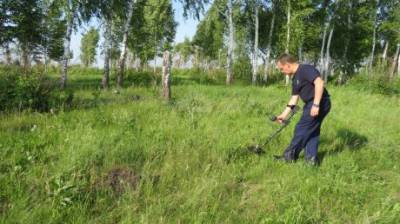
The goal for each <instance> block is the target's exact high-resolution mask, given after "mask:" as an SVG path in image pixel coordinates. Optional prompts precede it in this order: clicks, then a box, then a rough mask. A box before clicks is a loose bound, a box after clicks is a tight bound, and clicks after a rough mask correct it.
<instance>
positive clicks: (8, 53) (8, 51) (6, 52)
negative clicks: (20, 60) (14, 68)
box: [4, 44, 12, 65]
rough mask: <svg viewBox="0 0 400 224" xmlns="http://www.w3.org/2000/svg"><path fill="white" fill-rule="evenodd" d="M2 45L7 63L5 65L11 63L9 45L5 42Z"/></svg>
mask: <svg viewBox="0 0 400 224" xmlns="http://www.w3.org/2000/svg"><path fill="white" fill-rule="evenodd" d="M4 47H5V54H6V63H7V65H11V63H12V58H11V50H10V46H9V45H8V44H6V45H5V46H4Z"/></svg>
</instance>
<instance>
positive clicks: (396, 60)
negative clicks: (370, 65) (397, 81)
mask: <svg viewBox="0 0 400 224" xmlns="http://www.w3.org/2000/svg"><path fill="white" fill-rule="evenodd" d="M399 51H400V44H397V48H396V53H395V55H394V57H393V63H392V68H391V69H390V79H392V78H393V77H394V73H395V72H396V67H397V66H396V65H397V62H398V60H399Z"/></svg>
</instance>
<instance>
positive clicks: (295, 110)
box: [270, 105, 300, 125]
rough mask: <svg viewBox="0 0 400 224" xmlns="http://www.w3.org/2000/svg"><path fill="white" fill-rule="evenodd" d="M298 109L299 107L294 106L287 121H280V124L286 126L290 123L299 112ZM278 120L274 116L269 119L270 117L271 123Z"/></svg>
mask: <svg viewBox="0 0 400 224" xmlns="http://www.w3.org/2000/svg"><path fill="white" fill-rule="evenodd" d="M299 109H300V107H299V106H297V105H296V106H294V107H293V109H292V110H291V111H290V114H289V117H288V119H286V120H282V123H283V124H284V125H288V124H289V123H290V119H291V118H292V117H293V116H294V115H295V114H296V113H297V111H299ZM277 119H278V118H277V117H276V116H274V115H272V116H271V117H270V120H271V121H276V120H277Z"/></svg>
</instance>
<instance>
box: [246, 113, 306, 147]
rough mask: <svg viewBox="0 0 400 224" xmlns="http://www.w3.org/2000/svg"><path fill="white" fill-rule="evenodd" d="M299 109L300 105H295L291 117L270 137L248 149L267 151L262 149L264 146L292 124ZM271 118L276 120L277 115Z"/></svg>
mask: <svg viewBox="0 0 400 224" xmlns="http://www.w3.org/2000/svg"><path fill="white" fill-rule="evenodd" d="M299 110H300V107H299V106H294V107H293V108H292V110H291V111H290V114H289V117H288V118H287V119H286V120H284V121H283V122H282V125H281V126H280V127H279V129H278V130H276V131H275V132H274V133H272V134H271V135H270V136H268V138H266V139H265V141H264V142H262V143H261V144H257V145H251V146H248V147H247V149H248V150H249V151H251V152H254V153H256V154H258V155H260V154H263V153H265V152H264V150H263V149H262V147H265V146H266V145H267V144H268V143H270V142H271V140H272V139H274V138H275V136H277V135H278V134H279V133H280V132H281V131H282V130H283V129H285V128H286V127H287V126H288V125H289V124H290V120H291V119H292V118H293V116H294V115H295V114H296V113H297V112H298V111H299ZM270 120H271V121H276V120H277V117H276V116H271V117H270Z"/></svg>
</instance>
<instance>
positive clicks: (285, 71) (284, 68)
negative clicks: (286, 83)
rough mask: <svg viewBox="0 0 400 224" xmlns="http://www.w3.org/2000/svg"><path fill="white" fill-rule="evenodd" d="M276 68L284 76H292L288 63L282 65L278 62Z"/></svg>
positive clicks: (290, 66)
mask: <svg viewBox="0 0 400 224" xmlns="http://www.w3.org/2000/svg"><path fill="white" fill-rule="evenodd" d="M277 67H278V69H279V70H280V71H281V72H282V73H283V74H285V75H290V74H292V65H291V64H289V63H285V64H282V63H281V62H280V61H278V63H277Z"/></svg>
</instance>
